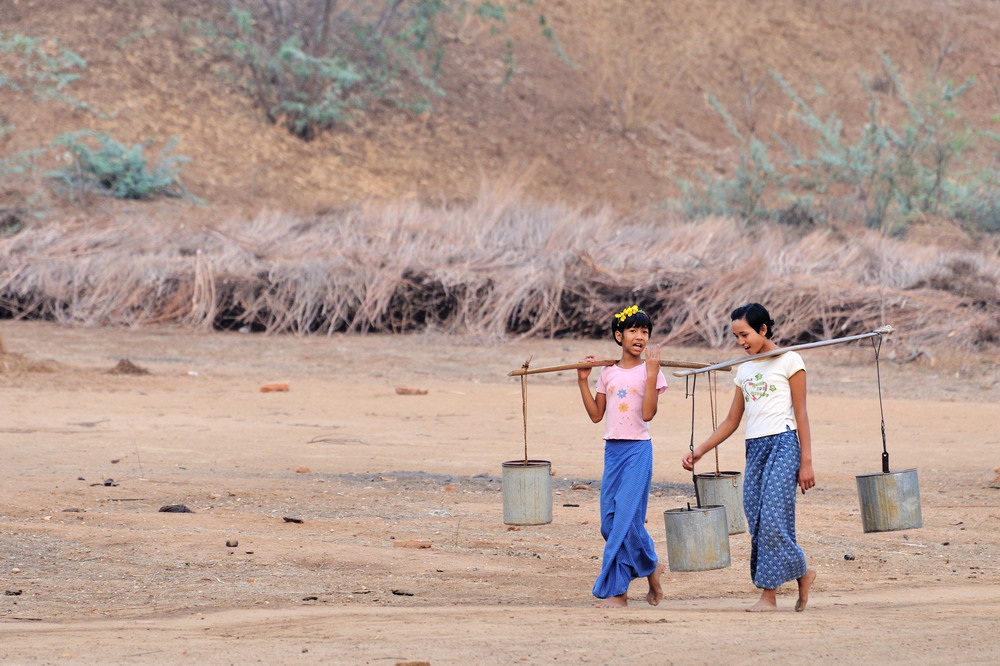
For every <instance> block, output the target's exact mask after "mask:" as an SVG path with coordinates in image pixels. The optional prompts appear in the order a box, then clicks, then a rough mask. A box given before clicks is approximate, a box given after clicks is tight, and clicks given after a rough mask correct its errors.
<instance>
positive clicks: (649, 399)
mask: <svg viewBox="0 0 1000 666" xmlns="http://www.w3.org/2000/svg"><path fill="white" fill-rule="evenodd" d="M659 376H660V345H656V346H654V347H653V348H652V349H650V348H649V347H647V348H646V392H645V393H643V394H642V420H643V421H647V422H648V421H652V420H653V417H654V416H656V408H657V406H658V405H659V397H660V394H659V392H658V391H657V390H656V380H657V379H658V378H659Z"/></svg>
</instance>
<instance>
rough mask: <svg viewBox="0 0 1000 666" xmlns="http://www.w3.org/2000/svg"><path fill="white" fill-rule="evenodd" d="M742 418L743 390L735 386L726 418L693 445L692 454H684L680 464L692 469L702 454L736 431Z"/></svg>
mask: <svg viewBox="0 0 1000 666" xmlns="http://www.w3.org/2000/svg"><path fill="white" fill-rule="evenodd" d="M742 420H743V391H742V390H740V388H739V387H736V393H735V394H734V395H733V404H732V405H730V406H729V413H728V414H727V415H726V418H725V419H723V421H722V423H720V424H719V426H718V427H717V428H716V429H715V432H713V433H712V434H711V435H709V436H708V439H706V440H705V441H704V442H702V443H701V444H699V445H698V446H696V447H694V454H693V455H692V453H691V452H688V454H687V455H686V456H684V457H683V458H682V459H681V466H682V467H684V469H686V470H694V464H695V463H696V462H698V461H699V460H700V459H701V457H702V456H703V455H705V454H706V453H708V452H709V451H711V450H712V449H714V448H715V447H717V446H718V445H719V444H722V443H723V442H724V441H726V439H727V438H728V437H729V436H730V435H732V434H733V433H734V432H736V429H737V428H739V427H740V421H742Z"/></svg>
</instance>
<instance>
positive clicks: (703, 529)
mask: <svg viewBox="0 0 1000 666" xmlns="http://www.w3.org/2000/svg"><path fill="white" fill-rule="evenodd" d="M710 377H711V376H710ZM695 383H696V378H692V380H691V382H690V391H688V390H687V387H688V383H687V382H686V383H685V394H686V396H685V397H689V398H691V444H690V448H691V451H692V452H693V451H694V389H695ZM713 405H714V403H713ZM714 418H715V415H714V408H713V420H714ZM698 476H699V475H697V474H695V473H694V471H692V472H691V480H692V482H693V483H694V494H695V499H696V500H697V502H698V506H696V507H692V506H691V505H690V504H688V505H687V507H681V508H679V509H667V510H666V511H664V512H663V524H664V527H665V528H666V531H667V563H668V565H669V566H670V570H671V571H709V570H712V569H724V568H725V567H728V566H729V564H730V556H729V534H730V531H729V519H728V514H729V512H730V510H728V509H727V507H726V506H725V505H724V504H706V503H704V502H703V499H705V498H704V497H703V496H702V494H701V487H700V486H699V484H698ZM704 476H714V475H712V474H707V475H704ZM719 478H722V477H721V476H720V477H719ZM729 483H730V485H731V484H732V481H731V480H730V481H729ZM709 485H712V486H713V488H712V490H713V493H714V490H715V488H714V483H710V484H709ZM727 499H730V501H732V498H727ZM742 506H743V503H742V501H740V518H742V517H743V512H742Z"/></svg>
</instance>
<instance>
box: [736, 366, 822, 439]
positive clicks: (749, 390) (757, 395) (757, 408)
mask: <svg viewBox="0 0 1000 666" xmlns="http://www.w3.org/2000/svg"><path fill="white" fill-rule="evenodd" d="M805 369H806V366H805V364H804V363H803V362H802V357H801V356H799V355H798V354H797V353H796V352H785V353H784V354H780V355H778V356H773V357H771V358H764V359H760V360H759V361H747V362H746V363H743V364H742V365H740V366H739V368H737V370H736V377H734V378H733V381H734V382H735V383H736V385H737V386H738V387H739V388H740V390H741V391H742V392H743V401H744V412H745V413H746V416H747V425H746V438H747V439H754V438H756V437H765V436H767V435H776V434H778V433H780V432H785V428H786V427H788V428H791V429H792V430H797V429H798V428H797V427H796V423H795V411H794V409H793V408H792V392H791V389H790V388H789V386H788V378H789V377H791V376H792V375H794V374H795V373H796V372H799V371H800V370H801V371H803V372H805Z"/></svg>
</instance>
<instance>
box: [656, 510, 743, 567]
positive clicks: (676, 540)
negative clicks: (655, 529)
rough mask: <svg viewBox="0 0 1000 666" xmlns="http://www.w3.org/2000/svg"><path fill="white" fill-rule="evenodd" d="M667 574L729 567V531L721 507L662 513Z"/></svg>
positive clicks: (724, 511) (724, 512) (724, 513)
mask: <svg viewBox="0 0 1000 666" xmlns="http://www.w3.org/2000/svg"><path fill="white" fill-rule="evenodd" d="M663 522H664V524H665V525H666V527H667V562H668V563H669V564H670V570H671V571H708V570H709V569H722V568H723V567H728V566H729V530H728V528H727V524H726V507H724V506H722V505H721V504H717V505H714V506H701V507H690V508H686V507H685V508H680V509H667V510H666V511H664V512H663Z"/></svg>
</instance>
